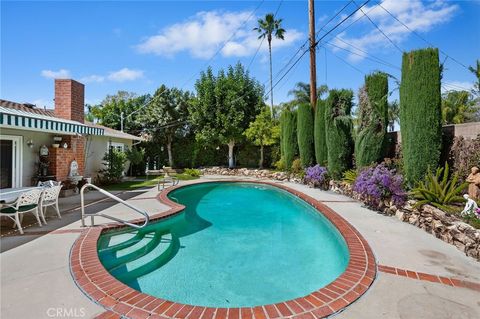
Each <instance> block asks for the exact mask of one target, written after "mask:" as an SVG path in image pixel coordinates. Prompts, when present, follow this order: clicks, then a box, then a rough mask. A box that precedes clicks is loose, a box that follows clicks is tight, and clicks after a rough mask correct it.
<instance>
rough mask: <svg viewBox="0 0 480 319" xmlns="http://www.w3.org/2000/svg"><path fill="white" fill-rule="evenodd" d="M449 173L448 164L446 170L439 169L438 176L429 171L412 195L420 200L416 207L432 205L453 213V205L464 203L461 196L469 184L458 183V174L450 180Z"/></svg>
mask: <svg viewBox="0 0 480 319" xmlns="http://www.w3.org/2000/svg"><path fill="white" fill-rule="evenodd" d="M449 173H450V170H449V167H448V164H445V167H444V168H443V167H439V168H438V169H437V172H436V174H433V173H432V172H431V171H430V170H428V171H427V174H426V176H425V181H423V182H419V183H418V184H417V187H415V188H414V189H413V190H412V195H413V196H414V197H415V199H416V200H418V202H417V203H416V204H415V206H416V207H419V206H421V205H424V204H431V205H433V206H435V207H437V208H439V209H442V210H445V211H452V204H454V203H461V202H463V201H464V199H463V197H462V196H460V194H461V193H462V192H463V190H464V189H465V188H466V187H467V185H468V184H467V183H458V174H457V173H455V174H454V175H453V177H452V179H449Z"/></svg>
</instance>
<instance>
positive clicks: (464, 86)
mask: <svg viewBox="0 0 480 319" xmlns="http://www.w3.org/2000/svg"><path fill="white" fill-rule="evenodd" d="M472 89H473V82H467V81H442V93H443V92H447V91H461V90H464V91H468V92H470V90H472Z"/></svg>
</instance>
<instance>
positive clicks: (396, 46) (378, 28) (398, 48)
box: [353, 1, 404, 53]
mask: <svg viewBox="0 0 480 319" xmlns="http://www.w3.org/2000/svg"><path fill="white" fill-rule="evenodd" d="M353 3H354V4H355V5H356V6H358V5H357V3H356V2H355V1H353ZM360 11H362V13H363V15H365V16H366V17H367V19H368V20H369V21H370V22H371V23H372V24H373V25H374V26H375V28H377V30H378V31H380V33H381V34H383V36H384V37H385V38H387V40H388V41H390V43H391V44H392V45H393V46H394V47H395V48H397V50H398V51H400V53H403V52H404V50H402V49H400V47H399V46H398V45H397V44H396V43H395V42H393V41H392V39H390V38H389V37H388V35H386V34H385V32H383V31H382V29H380V27H379V26H378V25H377V24H376V23H375V22H374V21H373V20H372V19H370V17H369V16H368V14H366V13H365V12H364V11H363V10H362V9H360Z"/></svg>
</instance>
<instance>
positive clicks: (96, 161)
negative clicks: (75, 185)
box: [85, 136, 132, 179]
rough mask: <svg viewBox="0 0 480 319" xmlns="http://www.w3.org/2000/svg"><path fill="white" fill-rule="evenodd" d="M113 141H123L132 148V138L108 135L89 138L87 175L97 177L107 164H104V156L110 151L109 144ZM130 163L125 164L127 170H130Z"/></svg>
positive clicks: (86, 146)
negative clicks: (126, 138)
mask: <svg viewBox="0 0 480 319" xmlns="http://www.w3.org/2000/svg"><path fill="white" fill-rule="evenodd" d="M110 141H111V142H112V143H122V144H124V145H125V146H127V147H128V148H129V149H131V148H132V141H131V140H124V139H119V138H114V137H108V136H95V137H93V138H89V139H88V141H86V143H85V149H86V152H85V154H86V157H85V176H86V177H92V178H94V179H95V178H96V177H97V175H98V171H99V170H100V169H102V168H104V167H105V166H104V165H103V157H104V156H105V153H106V152H107V151H108V146H109V144H110ZM129 165H130V163H126V164H125V171H127V170H128V167H129Z"/></svg>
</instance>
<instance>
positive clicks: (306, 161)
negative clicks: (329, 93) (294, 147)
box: [297, 103, 315, 167]
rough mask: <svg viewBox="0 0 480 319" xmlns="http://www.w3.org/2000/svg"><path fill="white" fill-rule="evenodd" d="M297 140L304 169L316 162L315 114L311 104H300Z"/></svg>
mask: <svg viewBox="0 0 480 319" xmlns="http://www.w3.org/2000/svg"><path fill="white" fill-rule="evenodd" d="M297 139H298V151H299V153H300V161H301V162H302V166H303V167H307V166H310V165H312V164H313V163H314V162H315V159H314V157H315V150H314V146H313V112H312V107H311V106H310V104H307V103H304V104H300V105H299V107H298V110H297Z"/></svg>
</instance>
